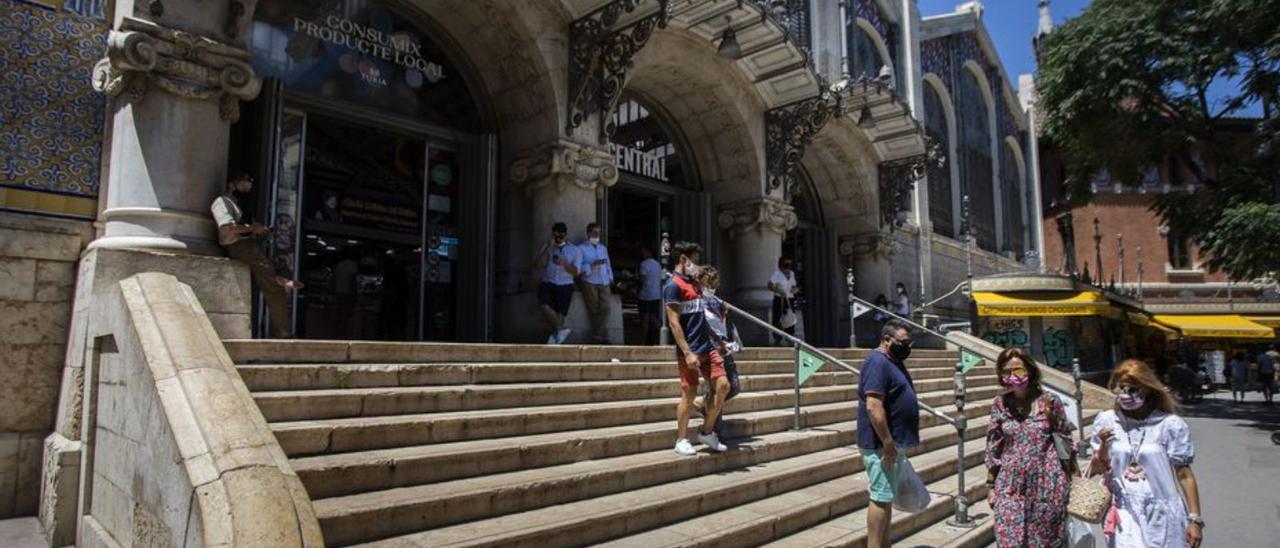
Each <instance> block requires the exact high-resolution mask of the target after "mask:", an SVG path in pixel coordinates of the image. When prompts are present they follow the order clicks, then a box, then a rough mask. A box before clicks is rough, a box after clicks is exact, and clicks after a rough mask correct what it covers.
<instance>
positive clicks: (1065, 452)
mask: <svg viewBox="0 0 1280 548" xmlns="http://www.w3.org/2000/svg"><path fill="white" fill-rule="evenodd" d="M1042 401H1043V404H1044V412H1045V413H1048V419H1049V433H1050V435H1052V436H1053V447H1054V450H1055V451H1056V452H1057V454H1058V459H1059V460H1061V461H1062V471H1063V472H1064V473H1066V474H1067V475H1068V476H1069V477H1070V478H1071V492H1070V494H1069V495H1068V497H1067V514H1069V515H1071V516H1072V517H1075V518H1077V519H1079V520H1081V521H1085V522H1088V523H1102V519H1103V518H1104V517H1106V515H1107V510H1110V509H1111V490H1110V489H1107V486H1106V485H1103V484H1102V483H1100V482H1097V481H1094V480H1092V479H1090V478H1088V477H1085V476H1081V475H1071V472H1070V470H1071V463H1072V462H1074V461H1075V451H1072V449H1071V438H1070V436H1067V435H1064V434H1062V433H1059V432H1058V422H1057V418H1055V417H1054V413H1053V399H1052V398H1050V397H1049V395H1048V394H1046V395H1045V396H1044V398H1043V399H1042Z"/></svg>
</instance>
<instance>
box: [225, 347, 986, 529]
mask: <svg viewBox="0 0 1280 548" xmlns="http://www.w3.org/2000/svg"><path fill="white" fill-rule="evenodd" d="M226 346H227V350H228V352H229V353H230V355H231V357H232V359H233V360H234V361H235V362H236V363H237V365H238V369H239V371H240V372H241V374H242V376H243V378H244V381H245V383H246V384H247V385H248V387H249V389H250V391H251V392H252V395H253V398H254V400H255V401H256V402H257V403H258V405H259V406H260V408H261V410H262V413H263V415H264V416H265V418H266V420H267V421H268V423H269V424H270V427H271V429H272V430H273V431H274V433H275V435H276V438H277V439H278V440H279V442H280V444H281V446H282V447H283V448H284V450H285V452H286V454H287V455H288V456H289V459H290V462H291V464H292V466H293V468H294V470H295V471H296V472H297V474H298V476H299V477H300V478H301V479H302V482H303V484H304V485H305V486H306V489H307V492H308V493H309V494H310V496H311V498H312V501H313V504H314V507H315V510H316V514H317V516H318V518H319V520H320V524H321V528H322V529H323V532H324V538H325V542H326V543H327V544H329V545H334V546H341V545H355V544H368V545H377V546H503V547H507V546H539V547H546V546H580V545H588V544H601V543H603V544H609V545H615V546H643V547H645V548H653V547H656V546H677V545H679V546H691V545H701V546H755V545H764V544H771V545H777V546H863V545H865V542H866V536H865V530H864V525H865V518H864V517H863V513H864V512H865V509H866V506H867V482H866V477H865V475H864V474H860V473H859V472H861V471H862V462H861V458H860V456H859V454H858V451H857V449H856V447H855V446H854V432H855V425H854V417H855V412H856V406H857V402H856V401H857V396H856V376H855V375H854V374H852V373H848V372H844V371H843V370H839V369H836V368H833V367H832V366H827V367H826V368H825V369H823V371H822V372H820V373H818V374H816V375H814V376H813V377H812V378H810V379H809V381H808V382H807V383H806V384H805V386H804V387H803V388H802V390H801V401H802V404H803V405H802V417H801V418H802V426H803V429H802V430H800V431H794V430H793V429H792V426H793V422H794V415H793V404H794V383H793V378H794V377H793V368H794V363H793V361H792V359H793V353H792V351H791V350H790V349H776V348H759V349H748V350H745V351H743V352H742V353H740V354H738V355H737V362H738V367H739V371H740V373H741V375H742V393H741V394H740V395H739V396H738V397H737V398H735V399H734V400H733V401H732V402H730V403H729V405H728V409H727V413H728V414H729V415H728V417H727V422H726V423H725V425H724V432H725V442H726V443H727V444H728V445H729V446H730V450H729V451H728V452H726V453H722V454H714V453H709V452H707V451H706V448H705V447H704V446H698V448H699V451H700V452H699V454H698V455H697V456H696V457H679V456H677V455H676V454H675V453H674V452H673V451H672V450H671V447H672V444H673V442H674V440H675V420H674V418H675V402H676V400H677V398H678V393H679V389H678V383H677V382H676V376H675V363H674V359H673V357H672V355H671V351H670V350H669V349H663V348H644V347H589V346H581V347H580V346H561V347H547V346H523V345H461V344H428V343H367V342H351V343H348V342H327V341H227V343H226ZM866 352H867V351H866V350H857V351H854V350H848V349H845V350H838V351H835V353H836V355H837V357H840V358H841V359H845V360H846V361H851V362H853V363H858V362H860V361H861V359H862V357H864V356H865V353H866ZM955 361H956V354H955V353H954V352H949V351H942V350H917V351H916V352H915V353H914V354H913V356H912V358H911V359H910V360H909V361H908V367H909V368H910V369H911V372H912V375H913V377H914V379H915V383H916V387H917V390H918V391H919V392H920V395H921V400H922V401H924V402H926V403H928V404H930V405H933V406H935V407H937V408H939V409H941V410H942V411H943V412H946V413H948V414H951V413H954V407H953V406H952V403H953V395H952V390H953V381H952V371H953V366H954V363H955ZM998 392H999V388H998V386H997V385H996V382H995V376H994V373H993V370H992V369H991V368H990V367H981V368H979V369H976V370H974V371H972V372H970V374H969V397H970V400H969V401H970V404H969V405H968V406H967V408H966V415H968V416H969V417H971V421H970V423H969V424H970V428H969V430H968V432H967V436H966V437H967V440H966V441H965V443H966V462H965V464H966V466H968V467H969V469H968V472H967V475H966V480H967V481H966V483H967V485H966V486H965V490H966V494H967V496H968V497H969V499H970V500H971V501H975V504H974V507H973V509H972V511H971V515H973V516H975V517H977V518H978V527H976V528H973V529H951V528H949V527H947V526H946V525H945V524H944V523H943V521H944V520H945V519H946V518H947V517H949V516H950V514H951V512H952V509H953V502H952V498H951V497H952V496H953V495H954V494H955V491H956V478H955V472H956V466H955V463H956V459H957V455H956V442H957V433H956V431H955V429H954V428H953V427H951V426H949V425H947V424H945V423H943V422H942V421H940V420H939V419H937V418H936V417H933V416H932V415H929V414H923V415H922V417H921V429H922V431H921V440H922V444H921V446H919V447H917V448H915V449H914V450H913V451H912V463H913V464H914V465H915V467H916V470H917V471H918V472H919V473H920V475H921V476H922V477H923V479H924V480H925V481H926V483H929V484H930V491H932V492H934V493H935V496H934V501H933V504H931V505H930V507H929V508H928V509H926V510H925V511H922V512H918V513H915V514H906V513H902V512H895V515H894V523H893V536H894V538H895V539H898V542H899V543H900V544H901V545H904V546H965V547H968V546H984V545H986V544H987V543H989V542H990V541H991V538H992V531H991V523H990V519H989V514H990V512H989V510H988V509H987V508H986V507H985V505H984V504H983V502H982V499H983V498H984V497H985V491H986V489H985V486H984V485H983V479H984V478H985V469H984V468H983V466H982V458H983V453H984V434H985V428H986V423H987V415H988V414H989V413H990V401H991V399H992V398H993V397H994V396H995V395H996V394H997V393H998ZM699 422H700V419H696V418H695V419H693V421H691V425H697V424H699Z"/></svg>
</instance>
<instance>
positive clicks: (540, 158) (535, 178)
mask: <svg viewBox="0 0 1280 548" xmlns="http://www.w3.org/2000/svg"><path fill="white" fill-rule="evenodd" d="M511 182H512V183H513V184H515V185H520V186H524V189H525V194H527V195H530V196H531V195H533V193H534V192H535V191H537V190H539V189H541V188H545V187H550V188H553V189H555V191H556V192H564V190H565V189H566V188H569V187H570V186H576V187H579V188H585V189H588V190H594V191H596V192H602V191H603V190H604V189H605V188H608V187H610V186H613V184H614V183H617V182H618V168H617V166H615V165H614V158H613V154H610V153H609V151H607V150H603V149H599V148H594V147H588V146H583V145H580V144H578V143H574V142H572V141H563V140H561V141H556V142H553V143H551V144H549V145H544V146H542V147H539V148H537V149H535V150H533V151H532V152H529V153H527V154H523V155H521V156H520V157H518V158H517V159H516V160H515V161H514V162H512V164H511Z"/></svg>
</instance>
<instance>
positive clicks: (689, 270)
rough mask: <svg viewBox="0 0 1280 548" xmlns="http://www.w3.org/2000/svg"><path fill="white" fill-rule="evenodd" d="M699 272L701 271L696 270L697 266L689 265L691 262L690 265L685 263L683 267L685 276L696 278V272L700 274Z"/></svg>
mask: <svg viewBox="0 0 1280 548" xmlns="http://www.w3.org/2000/svg"><path fill="white" fill-rule="evenodd" d="M700 271H701V269H699V268H698V265H696V264H693V263H691V262H690V263H685V265H684V274H685V276H690V277H696V276H697V275H698V272H700Z"/></svg>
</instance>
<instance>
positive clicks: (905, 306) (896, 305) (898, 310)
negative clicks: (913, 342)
mask: <svg viewBox="0 0 1280 548" xmlns="http://www.w3.org/2000/svg"><path fill="white" fill-rule="evenodd" d="M893 313H894V314H897V315H899V316H901V317H903V318H906V319H911V298H910V297H908V296H907V286H906V285H903V283H902V282H898V285H897V286H895V287H894V294H893Z"/></svg>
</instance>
